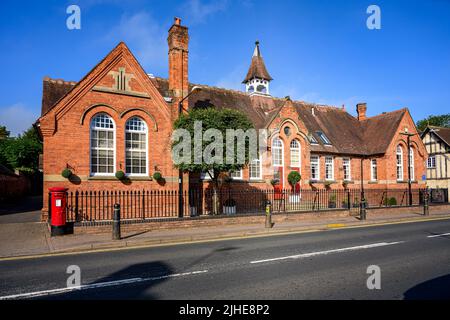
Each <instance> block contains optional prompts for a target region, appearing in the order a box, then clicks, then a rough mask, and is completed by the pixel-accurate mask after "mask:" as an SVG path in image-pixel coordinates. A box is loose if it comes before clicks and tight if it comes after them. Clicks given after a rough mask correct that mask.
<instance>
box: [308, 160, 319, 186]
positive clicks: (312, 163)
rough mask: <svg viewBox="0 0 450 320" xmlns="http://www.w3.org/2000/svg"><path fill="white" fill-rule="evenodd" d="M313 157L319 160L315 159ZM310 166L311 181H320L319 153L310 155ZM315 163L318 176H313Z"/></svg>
mask: <svg viewBox="0 0 450 320" xmlns="http://www.w3.org/2000/svg"><path fill="white" fill-rule="evenodd" d="M313 159H315V160H317V161H313ZM309 161H310V168H311V172H310V174H311V181H319V180H320V156H318V155H311V157H310V160H309ZM313 165H315V166H316V171H317V176H316V177H313Z"/></svg>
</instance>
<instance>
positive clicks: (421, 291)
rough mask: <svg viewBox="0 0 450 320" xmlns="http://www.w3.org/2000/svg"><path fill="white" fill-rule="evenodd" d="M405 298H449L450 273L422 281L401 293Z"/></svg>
mask: <svg viewBox="0 0 450 320" xmlns="http://www.w3.org/2000/svg"><path fill="white" fill-rule="evenodd" d="M403 298H404V299H405V300H448V299H450V274H448V275H445V276H442V277H438V278H434V279H431V280H428V281H425V282H422V283H420V284H418V285H416V286H414V287H412V288H410V289H409V290H408V291H406V292H405V293H404V294H403Z"/></svg>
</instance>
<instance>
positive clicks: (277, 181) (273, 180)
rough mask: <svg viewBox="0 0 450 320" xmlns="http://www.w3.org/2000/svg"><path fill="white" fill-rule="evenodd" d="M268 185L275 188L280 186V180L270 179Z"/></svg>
mask: <svg viewBox="0 0 450 320" xmlns="http://www.w3.org/2000/svg"><path fill="white" fill-rule="evenodd" d="M270 184H271V185H272V186H277V185H279V184H280V179H272V180H270Z"/></svg>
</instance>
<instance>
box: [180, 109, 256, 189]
mask: <svg viewBox="0 0 450 320" xmlns="http://www.w3.org/2000/svg"><path fill="white" fill-rule="evenodd" d="M196 121H201V122H202V135H203V134H204V133H205V131H207V130H208V129H217V130H219V131H220V132H221V134H222V136H223V144H222V145H223V151H224V152H223V161H221V163H212V164H208V163H206V162H205V161H204V160H203V161H202V162H201V163H194V123H195V122H196ZM174 128H175V129H186V130H187V131H188V132H189V134H190V136H191V150H192V158H191V161H189V162H183V163H180V164H178V165H175V166H176V167H177V168H179V169H181V170H183V171H184V172H214V175H213V177H211V179H212V180H213V181H215V180H216V179H217V178H218V176H219V174H220V173H222V172H229V171H238V170H240V169H242V168H243V167H244V166H245V165H246V164H248V162H249V152H248V145H246V151H245V163H244V164H238V163H235V164H227V163H226V152H225V150H226V141H225V138H226V130H227V129H242V130H244V131H246V130H248V129H253V128H254V127H253V124H252V123H251V121H250V120H249V119H248V118H247V116H246V115H245V114H243V113H241V112H239V111H236V110H231V109H215V108H207V109H193V110H191V111H190V112H189V113H188V114H183V115H181V116H180V117H179V118H178V119H177V120H176V121H175V124H174ZM180 142H181V141H175V142H174V143H173V145H172V149H173V148H174V147H175V146H176V145H177V144H178V143H180ZM209 142H212V141H203V144H202V146H201V147H202V148H201V150H202V153H203V152H204V151H205V148H206V147H207V146H208V144H209ZM234 153H235V154H234V158H235V159H237V148H236V147H235V148H234Z"/></svg>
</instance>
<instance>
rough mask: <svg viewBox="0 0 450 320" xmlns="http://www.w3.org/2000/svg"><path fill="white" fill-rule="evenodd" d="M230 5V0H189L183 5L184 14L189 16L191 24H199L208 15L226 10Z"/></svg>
mask: <svg viewBox="0 0 450 320" xmlns="http://www.w3.org/2000/svg"><path fill="white" fill-rule="evenodd" d="M227 7H228V0H219V1H209V2H205V1H201V0H188V1H187V2H186V3H185V4H184V5H182V6H181V10H182V12H183V14H184V15H185V16H186V17H187V19H188V21H189V24H198V23H202V22H204V21H205V20H206V19H207V18H208V17H210V16H212V15H214V14H215V13H218V12H221V11H224V10H225V9H226V8H227Z"/></svg>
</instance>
